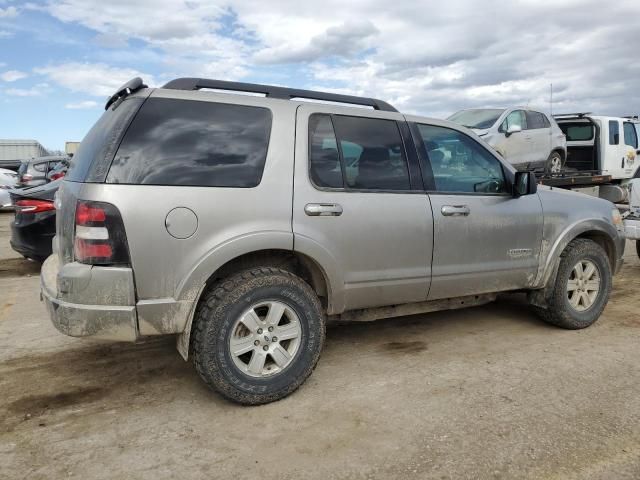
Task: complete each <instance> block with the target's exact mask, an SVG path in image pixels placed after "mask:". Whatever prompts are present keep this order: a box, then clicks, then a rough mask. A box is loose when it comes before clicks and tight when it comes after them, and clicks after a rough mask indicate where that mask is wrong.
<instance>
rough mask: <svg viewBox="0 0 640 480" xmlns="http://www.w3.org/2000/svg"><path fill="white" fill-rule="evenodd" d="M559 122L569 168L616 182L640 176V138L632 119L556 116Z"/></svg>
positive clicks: (579, 115)
mask: <svg viewBox="0 0 640 480" xmlns="http://www.w3.org/2000/svg"><path fill="white" fill-rule="evenodd" d="M556 121H557V122H558V125H559V126H560V128H561V129H562V131H563V132H564V133H565V135H566V137H567V151H568V155H567V164H566V166H567V168H569V169H572V170H577V171H599V172H602V173H603V174H606V175H611V177H612V179H613V180H617V181H621V180H628V179H630V178H633V177H634V176H636V175H638V174H639V173H640V160H639V159H638V156H639V155H640V144H639V141H638V139H639V138H640V135H639V133H638V124H637V123H636V122H635V121H634V120H633V119H630V118H622V117H607V116H602V115H592V114H591V113H567V114H563V115H556Z"/></svg>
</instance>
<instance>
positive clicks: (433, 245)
mask: <svg viewBox="0 0 640 480" xmlns="http://www.w3.org/2000/svg"><path fill="white" fill-rule="evenodd" d="M206 89H210V90H217V91H205V90H206ZM221 90H224V91H226V92H221ZM230 90H231V91H248V92H257V93H261V94H263V96H255V95H241V94H238V93H233V92H229V91H230ZM304 99H311V100H315V101H314V102H309V101H305V100H304ZM321 102H325V103H321ZM339 103H342V105H340V104H339ZM56 208H57V209H58V218H57V236H56V239H55V240H54V248H53V250H54V254H53V255H52V256H51V257H49V259H47V261H46V262H45V264H44V266H43V269H42V275H41V281H42V296H43V298H44V301H45V303H46V305H47V307H48V311H49V314H50V316H51V319H52V321H53V323H54V325H55V326H56V328H57V329H58V330H60V331H61V332H62V333H65V334H67V335H71V336H78V337H82V336H93V337H101V338H105V339H112V340H128V341H134V340H137V339H139V338H141V337H146V336H151V335H164V334H174V335H177V340H178V342H177V343H178V349H179V351H180V352H181V354H182V355H183V356H184V357H185V359H186V358H187V356H192V357H193V358H194V362H195V367H196V369H197V371H198V373H199V374H200V376H201V377H202V379H203V380H204V381H205V382H206V383H207V384H208V385H209V386H211V387H212V388H214V389H215V390H216V391H218V392H220V393H221V394H222V395H224V396H225V397H227V398H229V399H232V400H234V401H237V402H240V403H245V404H260V403H266V402H270V401H274V400H278V399H280V398H283V397H284V396H286V395H288V394H289V393H291V392H292V391H294V390H295V389H296V388H297V387H298V386H300V385H301V384H302V383H303V382H304V381H305V379H306V378H307V377H308V376H309V375H310V373H311V371H312V370H313V369H314V367H315V365H316V362H317V361H318V357H319V355H320V351H321V350H322V345H323V342H324V337H325V323H326V322H327V321H332V320H342V321H345V320H352V321H366V320H374V319H377V318H388V317H394V316H400V315H409V314H416V313H421V312H428V311H435V310H443V309H453V308H463V307H468V306H474V305H479V304H483V303H487V302H490V301H492V300H494V299H495V297H496V294H497V293H498V292H505V291H524V292H528V296H529V300H530V302H531V303H532V305H533V308H535V310H536V311H537V312H538V313H539V314H540V315H541V317H542V318H543V319H544V320H545V321H547V322H549V323H552V324H555V325H558V326H560V327H563V328H570V329H577V328H583V327H587V326H589V325H591V324H592V323H593V322H595V321H596V320H597V319H598V317H599V316H600V314H601V313H602V311H603V309H604V307H605V305H606V303H607V301H608V299H609V293H610V290H611V282H612V278H611V277H612V274H613V273H614V272H616V271H618V269H619V268H620V265H621V262H622V260H621V259H622V254H623V250H624V239H623V236H622V234H621V229H622V222H621V218H620V214H619V213H618V211H617V210H616V209H614V207H613V205H612V204H611V203H609V202H607V201H604V200H600V199H597V198H591V197H587V196H584V195H581V194H576V193H572V192H568V191H564V190H555V189H548V188H544V187H537V185H536V182H535V178H534V176H533V175H532V174H531V173H530V172H516V171H515V169H514V168H513V167H512V166H511V165H509V163H507V162H506V161H504V160H503V159H502V157H501V156H500V155H498V154H497V153H496V152H495V151H494V150H492V149H491V148H490V147H488V146H487V145H486V144H484V143H483V142H481V141H480V139H479V137H477V136H476V135H475V134H474V133H472V132H471V131H470V130H467V129H466V128H464V127H461V126H459V125H457V124H454V123H451V122H447V121H442V120H434V119H428V118H423V117H418V116H409V115H403V114H401V113H399V112H397V111H396V110H395V109H394V108H393V107H392V106H390V105H388V104H387V103H385V102H382V101H379V100H374V99H369V98H361V97H350V96H343V95H336V94H328V93H321V92H313V91H304V90H293V89H286V88H282V87H270V86H264V85H252V84H240V83H230V82H221V81H215V80H203V79H191V78H186V79H178V80H174V81H171V82H169V83H168V84H167V85H165V86H164V87H163V88H158V89H149V88H146V87H145V86H144V85H143V84H142V81H141V80H140V79H134V80H132V81H131V82H129V83H128V84H127V85H125V86H123V87H122V88H121V89H120V90H119V91H118V92H117V93H116V94H115V95H114V96H113V97H112V98H111V99H110V100H109V102H108V103H107V107H106V112H105V113H104V115H103V116H102V117H101V118H100V120H99V121H98V123H97V124H96V125H95V126H94V127H93V128H92V130H91V131H90V132H89V133H88V135H87V136H86V137H85V139H84V140H83V142H82V144H81V146H80V149H79V151H78V153H77V155H76V156H75V157H74V162H73V164H72V166H71V169H70V170H69V172H68V174H67V176H66V177H65V179H64V181H63V182H62V186H61V188H60V190H59V192H58V196H57V200H56Z"/></svg>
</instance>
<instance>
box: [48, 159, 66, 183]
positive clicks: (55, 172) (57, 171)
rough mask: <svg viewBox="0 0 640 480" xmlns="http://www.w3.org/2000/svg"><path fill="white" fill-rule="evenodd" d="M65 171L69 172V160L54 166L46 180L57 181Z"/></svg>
mask: <svg viewBox="0 0 640 480" xmlns="http://www.w3.org/2000/svg"><path fill="white" fill-rule="evenodd" d="M67 170H69V160H67V159H65V160H62V161H60V162H58V163H57V164H55V165H54V167H53V168H52V169H51V170H49V173H47V180H48V181H50V182H53V181H54V180H59V179H61V178H62V177H64V176H65V175H66V174H67Z"/></svg>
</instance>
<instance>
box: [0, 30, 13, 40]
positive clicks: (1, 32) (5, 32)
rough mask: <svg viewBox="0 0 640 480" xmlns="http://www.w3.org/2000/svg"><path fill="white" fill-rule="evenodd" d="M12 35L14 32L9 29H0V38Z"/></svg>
mask: <svg viewBox="0 0 640 480" xmlns="http://www.w3.org/2000/svg"><path fill="white" fill-rule="evenodd" d="M13 35H14V33H13V32H10V31H9V30H0V38H11V37H13Z"/></svg>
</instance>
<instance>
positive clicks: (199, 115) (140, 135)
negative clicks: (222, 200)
mask: <svg viewBox="0 0 640 480" xmlns="http://www.w3.org/2000/svg"><path fill="white" fill-rule="evenodd" d="M270 132H271V111H270V110H269V109H267V108H262V107H253V106H245V105H233V104H224V103H214V102H201V101H194V100H177V99H168V98H149V99H148V100H147V101H146V102H145V103H144V105H143V106H142V108H141V109H140V111H139V112H138V114H137V115H136V117H135V119H134V121H133V122H132V124H131V126H130V127H129V129H128V130H127V133H126V134H125V136H124V138H123V140H122V143H121V145H120V148H119V149H118V152H117V153H116V155H115V157H114V159H113V163H112V165H111V169H110V170H109V173H108V175H107V179H106V181H107V183H124V184H141V185H180V186H202V187H244V188H250V187H255V186H257V185H258V184H259V183H260V180H261V179H262V172H263V170H264V165H265V160H266V157H267V149H268V146H269V136H270Z"/></svg>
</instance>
